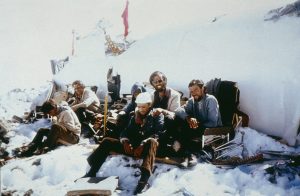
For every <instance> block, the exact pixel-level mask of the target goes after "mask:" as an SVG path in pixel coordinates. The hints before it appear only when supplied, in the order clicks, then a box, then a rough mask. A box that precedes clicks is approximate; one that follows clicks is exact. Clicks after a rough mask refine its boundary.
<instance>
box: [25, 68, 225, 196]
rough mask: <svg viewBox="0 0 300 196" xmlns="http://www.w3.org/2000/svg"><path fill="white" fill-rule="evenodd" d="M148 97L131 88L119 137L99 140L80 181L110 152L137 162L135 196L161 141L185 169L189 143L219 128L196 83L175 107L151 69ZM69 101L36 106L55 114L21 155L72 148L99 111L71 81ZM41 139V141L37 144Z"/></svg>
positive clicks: (175, 99)
mask: <svg viewBox="0 0 300 196" xmlns="http://www.w3.org/2000/svg"><path fill="white" fill-rule="evenodd" d="M149 82H150V84H151V85H152V86H153V87H154V89H155V91H154V92H153V93H149V92H146V89H145V88H144V87H143V85H140V84H139V83H136V84H134V85H133V87H132V89H131V93H132V99H131V101H130V102H129V103H128V104H127V105H126V106H125V107H124V108H123V110H122V111H121V112H119V116H118V119H119V122H120V121H121V123H118V124H117V125H118V127H117V129H118V130H119V131H120V134H119V135H118V136H119V137H109V136H108V137H105V138H104V139H103V140H102V141H101V142H100V145H99V146H98V147H97V149H96V150H94V151H93V152H92V154H91V155H90V156H89V157H88V159H87V161H88V164H89V165H90V169H89V171H88V172H87V173H86V174H85V175H84V177H95V176H96V174H97V172H98V170H99V169H100V167H101V166H102V164H103V163H104V162H105V160H106V158H107V156H108V155H109V154H110V152H111V151H114V152H117V153H121V154H125V155H129V156H133V157H135V158H141V159H143V162H142V165H141V167H140V170H141V177H140V180H139V182H138V185H137V186H136V189H135V191H134V193H135V194H138V193H141V192H142V191H143V189H145V187H146V186H147V182H148V179H149V177H150V176H151V173H152V171H153V166H154V162H155V157H156V156H157V155H158V154H159V153H162V154H163V153H164V152H168V150H167V146H168V145H167V143H168V142H169V139H170V138H173V140H172V141H176V142H174V145H172V146H173V148H174V149H175V151H178V149H179V148H180V151H181V152H182V155H183V157H185V160H186V162H187V166H193V165H194V164H195V156H194V155H193V150H194V149H192V148H191V145H190V142H191V140H192V139H193V138H195V137H201V136H202V135H203V133H204V130H205V128H207V127H218V126H222V122H221V115H220V111H219V105H218V102H217V99H216V98H215V97H214V96H213V95H209V94H207V93H206V91H205V86H204V83H203V81H201V80H192V81H191V82H190V83H189V84H188V88H189V92H190V95H191V97H190V98H189V100H188V101H187V102H186V103H185V104H184V105H183V106H181V105H180V94H179V93H178V92H177V91H175V90H174V89H172V88H170V87H167V77H166V76H165V75H164V74H163V73H162V72H160V71H155V72H154V73H152V74H151V76H150V78H149ZM73 87H74V89H75V95H76V96H75V97H74V99H73V100H70V101H69V102H68V103H69V106H68V105H58V104H56V103H55V102H54V101H53V100H51V99H50V100H49V101H46V102H45V103H44V104H43V105H42V111H43V112H44V113H46V114H49V115H50V116H56V117H57V122H56V123H53V125H52V126H51V128H50V129H44V128H42V129H40V130H39V131H38V132H37V134H36V136H35V138H34V139H33V141H32V142H31V143H30V144H29V145H28V149H27V150H26V151H24V152H23V155H24V156H30V155H32V154H33V153H34V152H35V151H36V150H37V149H45V147H46V149H47V150H49V149H50V150H51V149H54V148H55V147H56V146H57V145H58V144H59V143H60V141H67V142H68V143H71V144H76V143H78V141H79V138H80V132H81V126H82V125H83V124H84V123H86V121H87V120H90V119H93V117H94V116H95V113H97V112H99V111H100V102H99V100H98V98H97V96H96V94H95V93H94V92H93V91H91V90H90V89H88V88H85V86H84V84H83V83H82V82H81V81H75V82H74V83H73ZM44 136H46V137H47V139H46V140H45V141H42V140H43V137H44Z"/></svg>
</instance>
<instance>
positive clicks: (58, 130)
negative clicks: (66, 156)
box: [47, 124, 79, 149]
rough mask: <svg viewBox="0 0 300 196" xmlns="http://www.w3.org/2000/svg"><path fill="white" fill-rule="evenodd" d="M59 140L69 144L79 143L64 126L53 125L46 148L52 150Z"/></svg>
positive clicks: (75, 136) (76, 137)
mask: <svg viewBox="0 0 300 196" xmlns="http://www.w3.org/2000/svg"><path fill="white" fill-rule="evenodd" d="M59 139H62V140H64V141H66V142H68V143H71V144H76V143H78V141H79V137H78V136H77V135H75V134H73V133H72V132H71V131H69V130H67V129H66V128H65V127H64V126H62V125H59V124H53V125H52V126H51V130H50V132H49V135H48V138H47V146H48V147H49V148H52V149H53V148H55V147H56V146H57V141H58V140H59Z"/></svg>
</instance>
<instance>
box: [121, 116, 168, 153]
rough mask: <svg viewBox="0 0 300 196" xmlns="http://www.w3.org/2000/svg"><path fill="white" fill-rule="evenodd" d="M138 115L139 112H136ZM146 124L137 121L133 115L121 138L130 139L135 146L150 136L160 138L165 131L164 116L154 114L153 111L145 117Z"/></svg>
mask: <svg viewBox="0 0 300 196" xmlns="http://www.w3.org/2000/svg"><path fill="white" fill-rule="evenodd" d="M135 115H137V114H135ZM143 122H144V125H141V124H139V123H138V122H137V121H136V118H135V116H133V117H131V119H130V122H129V124H128V126H127V128H125V130H124V131H123V132H122V133H121V140H123V139H128V140H129V142H130V143H131V144H132V146H133V147H137V146H139V145H140V144H141V142H142V141H143V140H145V139H148V138H158V137H159V136H160V135H161V134H162V133H163V131H164V128H163V127H164V116H163V115H162V114H161V115H159V116H155V117H153V116H152V111H150V112H149V114H148V115H147V116H146V117H145V118H144V119H143Z"/></svg>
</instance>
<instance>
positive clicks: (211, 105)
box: [202, 98, 222, 127]
mask: <svg viewBox="0 0 300 196" xmlns="http://www.w3.org/2000/svg"><path fill="white" fill-rule="evenodd" d="M207 110H208V111H207V112H208V116H207V120H206V121H204V122H202V126H204V127H217V126H222V123H221V120H220V119H221V116H220V111H219V104H218V101H217V100H216V99H215V98H211V99H209V100H208V104H207Z"/></svg>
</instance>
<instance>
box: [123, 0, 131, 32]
mask: <svg viewBox="0 0 300 196" xmlns="http://www.w3.org/2000/svg"><path fill="white" fill-rule="evenodd" d="M128 4H129V2H128V0H127V1H126V7H125V10H124V11H123V14H122V18H123V24H124V27H125V31H124V37H126V36H127V35H128V27H129V26H128Z"/></svg>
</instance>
